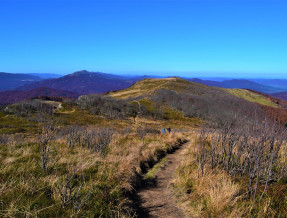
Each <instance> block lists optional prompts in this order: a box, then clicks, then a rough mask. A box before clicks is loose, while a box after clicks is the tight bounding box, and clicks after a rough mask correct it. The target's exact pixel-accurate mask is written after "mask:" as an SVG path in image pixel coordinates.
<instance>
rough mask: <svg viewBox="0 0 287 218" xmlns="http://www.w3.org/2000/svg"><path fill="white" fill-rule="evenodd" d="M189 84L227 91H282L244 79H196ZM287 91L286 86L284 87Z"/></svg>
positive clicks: (281, 89)
mask: <svg viewBox="0 0 287 218" xmlns="http://www.w3.org/2000/svg"><path fill="white" fill-rule="evenodd" d="M188 80H189V81H191V82H196V83H201V84H204V85H208V86H215V87H220V88H228V89H235V88H241V89H252V90H256V91H259V92H263V93H274V92H280V91H283V90H284V89H283V88H282V87H280V88H278V87H272V86H267V85H263V84H259V83H256V82H253V81H249V80H245V79H232V80H224V81H213V80H202V79H198V78H193V79H188ZM285 90H287V86H286V87H285Z"/></svg>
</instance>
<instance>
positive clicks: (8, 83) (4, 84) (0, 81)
mask: <svg viewBox="0 0 287 218" xmlns="http://www.w3.org/2000/svg"><path fill="white" fill-rule="evenodd" d="M40 80H41V78H40V77H38V76H33V75H28V74H21V73H17V74H16V73H15V74H14V73H3V72H0V91H2V90H12V89H14V88H16V87H19V86H23V85H25V84H31V83H34V82H37V81H40Z"/></svg>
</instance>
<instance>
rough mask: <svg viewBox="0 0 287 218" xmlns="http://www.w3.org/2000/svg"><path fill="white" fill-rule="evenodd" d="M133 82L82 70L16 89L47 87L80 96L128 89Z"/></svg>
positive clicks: (115, 76) (128, 79)
mask: <svg viewBox="0 0 287 218" xmlns="http://www.w3.org/2000/svg"><path fill="white" fill-rule="evenodd" d="M135 81H137V79H133V78H126V77H123V76H119V75H113V74H105V73H100V72H88V71H86V70H82V71H78V72H75V73H72V74H69V75H66V76H63V77H60V78H54V79H46V80H42V81H38V82H35V83H32V84H27V85H24V86H21V87H18V88H17V90H29V89H35V88H39V87H47V88H52V89H59V90H66V91H71V92H76V93H80V94H91V93H104V92H108V91H111V90H120V89H124V88H128V87H129V86H130V85H132V84H133V83H134V82H135Z"/></svg>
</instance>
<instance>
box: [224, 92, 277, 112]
mask: <svg viewBox="0 0 287 218" xmlns="http://www.w3.org/2000/svg"><path fill="white" fill-rule="evenodd" d="M223 90H224V91H226V92H228V93H230V94H232V95H235V96H237V97H239V98H243V99H245V100H247V101H250V102H255V103H258V104H261V105H266V106H270V107H274V108H278V107H280V104H279V103H278V102H277V103H275V102H274V101H272V100H271V98H270V96H268V95H264V94H262V93H259V92H254V91H252V90H247V89H223Z"/></svg>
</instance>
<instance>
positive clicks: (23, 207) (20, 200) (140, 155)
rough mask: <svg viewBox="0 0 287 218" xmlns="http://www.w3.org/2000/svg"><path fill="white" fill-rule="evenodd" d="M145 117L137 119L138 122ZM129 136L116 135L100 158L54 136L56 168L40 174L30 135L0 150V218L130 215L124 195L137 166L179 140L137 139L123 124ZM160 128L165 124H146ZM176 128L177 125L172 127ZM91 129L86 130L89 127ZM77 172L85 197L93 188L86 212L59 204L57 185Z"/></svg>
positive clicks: (172, 137) (171, 137)
mask: <svg viewBox="0 0 287 218" xmlns="http://www.w3.org/2000/svg"><path fill="white" fill-rule="evenodd" d="M145 121H146V120H145V119H141V118H140V119H139V122H140V124H141V125H142V124H144V123H145ZM122 123H123V124H122V125H125V126H127V124H128V125H129V127H130V132H129V133H125V134H115V135H114V136H113V139H112V142H111V143H110V145H109V147H108V150H107V153H106V154H105V155H100V154H96V153H93V152H92V151H91V150H90V149H88V148H86V147H82V146H75V147H72V148H69V147H68V146H67V142H66V139H65V137H64V136H60V135H59V136H57V137H56V139H55V140H54V141H53V143H52V148H51V149H52V150H53V151H54V150H55V151H56V157H57V158H55V160H57V161H56V162H55V166H54V167H53V169H51V170H50V171H49V172H43V171H42V170H41V165H40V163H41V161H40V153H39V146H38V145H37V143H36V142H37V140H36V138H35V136H34V137H32V136H33V135H31V137H29V140H23V143H20V142H18V143H16V142H15V143H11V144H9V145H7V146H2V147H0V157H1V159H0V175H1V178H0V206H1V207H0V216H8V217H9V216H10V217H15V216H41V215H42V216H80V215H82V216H89V215H91V214H93V215H95V216H107V217H110V216H116V215H115V213H116V214H121V215H123V214H125V215H126V214H129V213H130V210H129V209H128V208H127V206H126V205H125V202H126V198H125V196H124V194H123V193H124V192H126V191H132V190H133V189H134V187H135V185H136V182H137V179H136V178H137V176H138V174H140V173H141V172H142V169H143V168H142V167H145V166H146V167H148V164H147V163H149V162H156V161H159V159H160V157H161V156H162V154H164V153H166V152H167V151H168V150H170V149H172V147H174V146H178V143H179V141H178V140H179V139H182V138H183V137H184V136H183V135H182V134H181V133H176V134H166V135H160V134H146V135H145V136H144V137H143V138H142V139H141V138H140V137H139V135H138V134H137V133H136V130H137V127H138V125H137V124H135V123H132V122H130V121H123V122H122ZM148 124H150V125H151V126H153V127H155V128H158V129H160V128H161V125H165V124H164V122H157V121H150V122H148ZM174 125H176V124H174ZM94 127H95V126H90V127H89V128H94ZM74 170H76V172H77V174H78V175H83V176H84V178H85V183H84V185H83V188H82V192H83V193H85V192H87V191H88V190H89V187H90V186H91V185H92V184H93V186H94V187H95V188H94V189H95V190H94V191H95V195H94V196H93V199H91V201H90V206H89V209H86V210H85V211H84V210H80V211H75V210H73V209H72V208H70V207H69V208H63V207H62V206H61V199H60V194H59V192H57V189H56V184H58V183H59V182H61V181H62V180H63V178H64V176H65V175H71V174H72V173H73V171H74ZM92 205H97V206H96V207H94V206H92Z"/></svg>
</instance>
